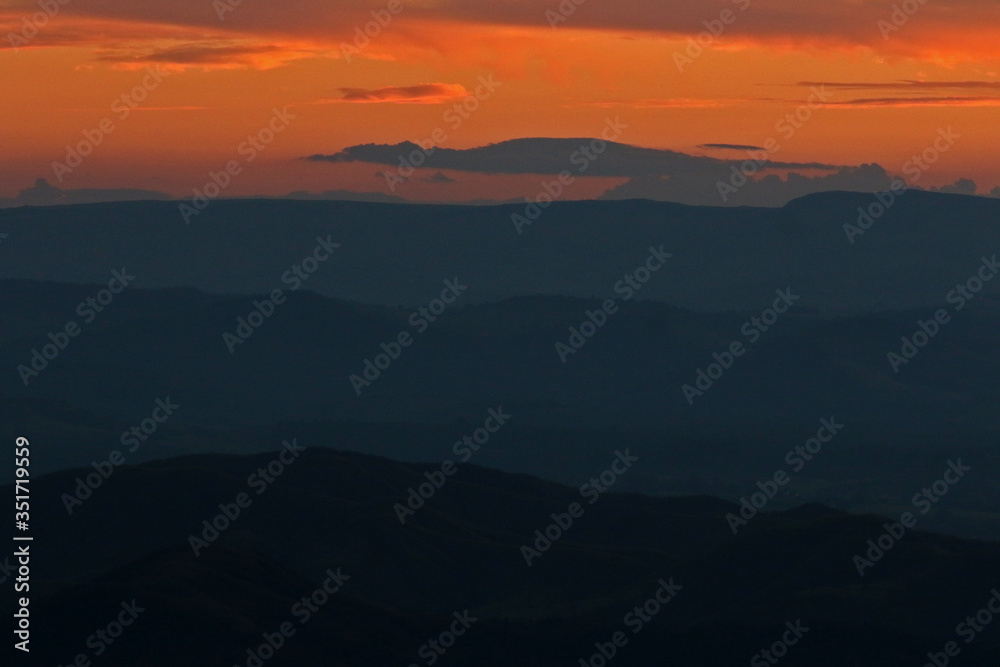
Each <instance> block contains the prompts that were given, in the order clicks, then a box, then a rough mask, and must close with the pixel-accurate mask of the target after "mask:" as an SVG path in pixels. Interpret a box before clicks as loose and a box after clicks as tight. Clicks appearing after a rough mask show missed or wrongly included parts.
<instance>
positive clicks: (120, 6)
mask: <svg viewBox="0 0 1000 667" xmlns="http://www.w3.org/2000/svg"><path fill="white" fill-rule="evenodd" d="M216 4H217V3H216ZM216 4H213V3H212V2H209V1H208V0H172V1H171V2H136V1H135V0H102V1H100V2H70V3H68V4H66V5H63V6H61V9H60V13H59V16H58V23H61V24H63V25H65V26H69V25H71V24H79V23H80V22H83V21H103V22H106V23H113V22H117V23H132V24H139V25H145V26H154V25H155V26H163V27H165V28H166V27H169V28H177V27H181V28H186V29H187V32H188V33H189V34H191V33H200V32H204V31H205V30H211V31H212V32H225V33H228V34H230V35H241V36H251V35H253V36H256V37H260V38H264V37H265V36H266V38H268V39H272V40H273V39H275V38H277V37H280V38H282V39H289V38H294V39H308V40H311V41H313V42H314V43H323V44H327V45H330V44H332V45H338V44H339V43H341V42H345V43H352V42H353V40H354V38H355V36H356V35H357V34H358V31H362V32H361V34H362V35H364V32H363V31H364V28H365V27H366V26H367V25H369V24H372V23H373V20H374V19H373V16H372V12H385V11H386V2H385V0H338V2H336V3H322V2H316V0H286V2H283V3H281V5H276V4H274V3H265V2H259V3H250V2H243V3H241V4H239V5H237V6H235V7H234V11H232V12H226V13H225V14H224V15H222V16H220V14H219V13H218V12H217V8H216ZM720 5H721V8H726V9H728V10H729V11H731V12H733V13H734V15H735V21H733V22H732V23H731V25H728V26H727V27H726V29H725V32H724V33H723V34H722V35H721V36H720V37H719V38H718V40H717V41H718V45H717V46H718V47H721V48H734V47H735V48H741V47H743V46H748V45H754V44H766V45H769V46H771V47H774V48H779V47H780V48H786V47H790V48H813V47H815V46H817V45H823V46H828V47H829V46H833V47H837V48H844V49H853V48H857V47H859V46H861V47H868V48H872V49H874V50H876V51H879V52H883V53H898V54H901V55H916V56H919V57H924V58H927V59H931V60H938V61H946V60H949V59H954V58H964V59H966V60H975V59H976V58H983V57H995V55H996V44H997V41H998V39H997V38H998V37H1000V25H998V22H997V20H996V4H995V2H993V1H992V0H949V1H948V2H928V3H924V4H921V5H920V8H919V15H918V16H917V17H916V18H915V19H913V20H909V21H907V22H906V23H905V24H904V25H902V27H901V28H900V29H899V30H894V31H893V32H892V33H891V34H890V35H889V38H886V37H885V36H884V35H883V32H882V30H881V29H880V28H879V22H883V23H888V24H890V25H891V24H892V21H893V7H894V6H893V5H892V4H891V3H888V2H875V1H866V0H741V1H740V2H736V3H730V2H720V3H709V4H706V3H705V2H704V1H703V0H675V2H672V3H670V11H664V10H663V7H662V5H661V3H657V2H651V1H650V0H618V1H617V2H590V3H588V4H587V6H586V7H584V8H582V9H581V10H580V11H577V12H575V13H574V14H573V15H572V16H570V17H569V19H568V20H567V22H566V23H563V24H560V26H559V30H561V31H564V32H566V31H573V30H577V29H579V30H602V31H608V32H613V33H623V32H624V33H626V34H625V35H623V36H624V37H634V36H637V35H639V36H642V35H655V36H661V37H669V38H682V39H686V38H689V37H695V36H696V35H698V33H701V32H704V31H705V23H706V22H708V21H712V20H718V17H719V13H720V11H721V8H720ZM558 6H559V5H558V3H557V2H555V1H554V0H508V1H506V2H496V0H408V1H407V2H404V3H403V10H402V12H401V13H399V14H398V15H396V16H392V17H391V18H390V20H391V21H392V24H391V28H392V32H393V33H394V34H398V35H403V34H408V35H409V38H410V39H411V41H412V42H413V43H420V42H421V38H422V33H423V32H424V30H423V29H425V28H427V27H428V26H431V25H438V26H444V25H450V26H453V30H452V32H455V31H461V30H462V29H463V27H464V26H467V25H470V24H474V25H478V26H496V27H508V26H509V27H512V28H517V29H524V28H527V29H535V30H538V31H539V32H540V33H541V32H544V33H546V34H553V32H552V30H551V28H550V26H549V23H548V20H547V18H546V12H547V11H553V10H557V9H558ZM744 10H745V11H744ZM37 11H38V6H37V2H36V0H7V2H5V3H4V7H3V9H2V10H0V13H2V16H0V27H2V28H3V30H2V32H0V34H6V33H7V32H8V31H10V30H14V29H17V28H18V27H19V26H20V25H21V19H22V17H24V16H30V15H32V14H34V13H35V12H37ZM900 11H902V10H900ZM52 23H56V21H53V22H52ZM375 25H376V27H379V26H378V24H375ZM892 27H893V28H895V27H896V26H894V25H893V26H892ZM67 29H68V28H67ZM192 29H194V30H192ZM629 33H631V34H629ZM89 37H90V39H92V40H95V41H96V40H99V39H101V38H103V39H107V38H109V37H117V35H116V34H114V33H102V34H98V33H90V35H89Z"/></svg>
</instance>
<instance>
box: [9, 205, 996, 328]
mask: <svg viewBox="0 0 1000 667" xmlns="http://www.w3.org/2000/svg"><path fill="white" fill-rule="evenodd" d="M877 203H878V202H877V200H876V199H875V197H874V196H873V195H870V194H861V193H824V194H820V195H813V196H810V197H805V198H802V199H799V200H796V201H792V202H791V203H789V204H788V205H787V206H785V207H784V208H781V209H764V208H737V209H723V208H708V207H702V208H699V207H691V206H684V205H680V204H668V203H658V202H651V201H640V200H626V201H612V202H595V201H583V202H557V203H555V204H553V205H551V206H550V207H548V208H547V209H545V210H544V211H542V212H541V215H540V216H539V217H537V219H536V220H535V221H534V222H532V223H531V224H530V225H528V226H523V227H521V232H522V233H521V234H518V231H517V229H516V227H515V224H514V223H513V222H512V215H515V214H518V215H521V216H524V215H525V205H524V204H518V205H505V206H493V207H472V206H417V205H393V204H371V203H356V202H324V201H290V200H225V201H214V202H212V203H211V205H210V206H208V207H207V208H206V209H205V210H204V211H203V212H201V213H200V214H199V215H197V216H194V217H192V218H191V220H190V224H185V221H184V219H183V218H182V216H181V213H180V211H179V209H178V207H179V204H178V203H177V202H133V203H116V204H95V205H87V206H73V207H55V208H52V207H46V208H30V207H28V208H19V209H8V210H4V211H3V212H2V213H0V226H2V229H0V232H4V233H8V234H9V238H8V239H6V240H5V242H4V246H3V250H2V252H3V261H2V262H0V278H31V279H36V280H55V281H61V282H101V281H106V280H107V279H108V277H109V273H110V271H111V270H112V269H116V268H117V269H120V268H121V267H122V266H125V267H128V268H129V269H130V270H131V271H133V272H134V273H135V275H136V283H135V284H136V285H137V286H141V287H195V288H199V289H202V290H205V291H209V292H216V293H263V292H269V291H270V290H272V289H274V288H276V287H282V283H281V276H282V274H283V272H285V271H286V270H288V269H289V268H290V267H291V266H293V265H294V264H296V263H300V262H301V261H302V259H303V257H305V256H306V255H308V254H309V253H310V252H311V251H312V249H313V247H314V246H315V245H316V239H317V237H319V236H322V237H323V238H327V236H329V238H330V239H331V240H332V241H333V242H337V243H340V244H341V247H340V249H339V250H337V251H336V252H335V253H334V254H333V256H332V257H331V258H330V259H329V260H327V261H326V262H324V263H323V264H322V265H321V266H320V268H319V269H318V270H317V271H316V273H315V274H313V276H312V277H311V278H310V280H309V284H308V286H307V287H308V289H311V290H314V291H316V292H318V293H320V294H323V295H326V296H332V297H336V298H340V299H346V300H349V301H358V302H362V303H372V304H383V305H397V304H406V305H408V306H416V305H420V304H426V303H427V302H428V301H430V300H431V299H432V298H434V296H435V295H436V293H437V292H439V291H440V289H441V287H440V286H441V282H442V281H443V280H445V279H449V278H453V277H455V276H458V277H459V278H460V279H461V280H462V281H463V282H464V283H466V284H468V285H469V291H468V293H467V294H465V295H464V296H463V297H462V299H463V302H464V303H469V302H480V303H482V302H490V301H496V300H500V299H503V298H507V297H516V296H524V295H529V294H561V295H567V296H576V297H596V298H601V299H603V298H608V297H613V296H615V294H614V292H613V285H614V284H615V282H616V281H617V280H619V279H621V278H622V276H623V275H624V274H625V273H627V272H631V271H633V270H634V269H636V268H637V267H638V266H640V265H641V264H642V263H643V262H644V261H645V259H646V257H647V255H648V249H649V247H650V246H655V247H659V246H660V245H661V244H662V245H663V247H664V250H665V252H669V253H673V255H674V256H673V258H671V259H670V261H669V263H668V265H667V266H666V267H665V269H664V270H662V271H660V272H659V273H658V274H656V275H655V276H654V277H653V278H652V279H651V280H650V281H649V282H648V283H647V284H646V285H645V286H644V287H643V289H642V291H641V293H640V294H639V297H640V298H642V299H648V300H654V301H660V302H663V303H667V304H670V305H673V306H677V307H682V308H686V309H690V310H696V311H701V312H718V311H726V310H738V311H744V310H752V309H757V310H760V309H762V308H764V307H765V306H766V305H767V304H768V303H769V301H770V299H772V298H773V297H772V294H773V292H774V290H775V289H779V288H780V289H784V288H786V287H791V288H792V289H793V290H795V291H796V293H797V294H801V296H802V301H801V306H802V307H803V308H812V309H815V310H817V311H819V312H821V313H823V314H831V313H833V314H837V313H839V314H857V313H859V312H870V311H872V310H875V309H878V308H882V309H890V310H898V309H909V308H923V307H929V306H933V305H937V304H938V303H939V301H940V300H941V299H942V298H943V297H944V295H945V294H946V293H947V292H948V290H950V289H951V288H952V287H953V285H954V284H955V283H956V282H957V281H959V280H963V281H964V280H965V279H967V278H968V277H970V276H971V275H973V274H974V272H975V271H976V269H977V266H978V264H979V261H980V257H982V256H983V255H986V256H987V257H989V256H991V255H992V254H993V253H994V252H995V251H996V249H997V248H998V247H1000V226H998V225H997V223H996V221H997V220H998V219H1000V200H996V199H988V198H981V197H966V196H957V195H946V194H938V193H928V192H921V191H910V192H908V193H907V194H905V195H904V196H902V197H899V198H898V199H897V201H895V203H894V204H893V205H892V206H890V207H889V209H888V211H887V212H886V213H885V214H884V215H883V216H882V217H880V218H878V219H877V220H874V221H873V223H872V224H871V226H870V227H869V229H868V230H867V231H865V232H864V234H863V235H861V236H855V237H854V238H853V240H854V243H853V244H852V243H851V242H849V240H848V234H847V233H845V230H844V225H855V224H856V223H857V220H858V217H859V214H858V210H857V209H858V207H859V206H860V207H865V208H868V207H869V206H870V205H873V204H877ZM532 215H534V214H532ZM375 267H377V269H376V268H375Z"/></svg>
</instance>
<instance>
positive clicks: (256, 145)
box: [0, 0, 1000, 201]
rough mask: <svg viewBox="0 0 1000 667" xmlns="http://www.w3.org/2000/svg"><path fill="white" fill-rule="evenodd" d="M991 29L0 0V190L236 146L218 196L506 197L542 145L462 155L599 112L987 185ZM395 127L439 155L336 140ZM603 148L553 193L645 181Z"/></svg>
mask: <svg viewBox="0 0 1000 667" xmlns="http://www.w3.org/2000/svg"><path fill="white" fill-rule="evenodd" d="M365 31H367V34H366V32H365ZM998 38H1000V5H998V3H996V1H995V0H950V1H947V2H946V1H944V0H926V1H925V2H923V3H921V2H920V0H908V2H905V3H899V2H889V1H883V0H822V1H820V0H710V1H705V0H678V1H676V2H669V3H666V2H656V1H654V0H616V1H615V2H609V1H608V0H582V1H581V0H563V2H561V3H560V2H558V1H555V0H505V1H503V2H501V1H486V0H392V1H391V2H390V1H389V0H385V1H382V0H376V1H374V2H370V1H368V0H338V1H337V2H321V1H319V0H290V1H288V2H283V3H281V4H280V5H278V4H276V3H271V2H262V1H261V0H215V1H214V2H213V0H172V1H171V2H167V3H163V2H146V1H138V0H62V1H61V0H36V1H35V2H29V1H25V0H0V81H2V82H3V91H4V101H3V103H2V104H0V114H2V116H0V128H2V129H0V133H2V135H0V140H2V142H0V145H2V151H0V197H13V196H14V195H16V194H17V193H18V192H19V191H20V190H22V189H24V188H26V187H29V186H30V185H32V184H33V183H34V182H35V181H36V179H38V178H46V179H48V180H49V181H50V182H51V183H52V184H53V185H56V186H58V187H60V188H64V189H75V188H142V189H148V190H156V191H160V192H165V193H168V194H170V195H173V196H176V197H188V196H191V195H192V193H193V192H194V189H196V188H202V189H203V188H204V186H205V185H206V183H208V182H209V181H210V179H211V174H212V173H214V174H216V176H217V178H216V180H217V181H218V180H219V178H218V175H219V174H220V173H221V172H225V171H226V168H227V165H230V166H233V165H235V167H233V169H232V170H231V173H230V178H229V179H228V181H227V184H226V186H225V187H224V188H223V189H224V194H225V196H245V195H255V194H265V195H281V194H284V193H289V192H293V191H309V192H321V191H326V190H349V191H355V192H378V193H383V194H386V195H393V196H397V197H402V198H406V199H412V200H415V201H468V200H498V199H509V198H517V197H522V196H530V195H531V194H532V193H534V192H537V191H538V189H539V183H540V182H542V181H543V179H542V178H541V177H540V175H539V174H538V173H532V172H533V171H534V170H536V169H538V170H543V169H550V168H552V165H550V164H548V162H551V161H545V160H542V162H543V163H545V164H539V165H538V166H537V167H536V166H533V165H534V163H533V162H532V161H531V159H526V160H525V162H524V166H523V167H521V168H518V169H513V170H512V169H494V168H492V167H491V166H490V164H491V163H490V161H489V160H485V161H483V160H479V161H478V162H477V161H475V160H472V159H471V156H472V155H473V154H471V153H470V154H468V157H470V159H465V160H463V159H458V158H459V157H461V156H462V153H461V152H462V151H465V150H467V149H474V148H479V147H484V146H488V145H490V144H497V143H500V142H507V141H510V140H513V139H522V138H573V139H577V138H592V137H593V138H600V137H601V136H602V133H605V132H606V130H607V128H608V127H609V126H611V125H613V126H614V127H615V128H617V129H616V133H613V134H612V135H608V134H605V135H604V138H605V139H609V138H613V140H614V141H615V142H617V143H620V144H627V145H629V146H634V147H641V148H645V149H658V150H660V151H663V155H666V156H670V155H674V154H675V153H683V154H686V155H689V156H695V157H698V156H703V157H704V160H703V163H704V164H709V163H714V162H715V161H716V160H720V159H721V160H746V159H747V158H748V153H747V151H748V150H757V151H759V150H760V149H762V148H766V149H767V151H768V158H769V159H770V160H771V161H772V162H781V163H783V164H784V166H783V167H781V168H775V169H773V170H772V172H773V173H775V174H778V175H779V177H780V178H785V177H787V173H788V171H790V170H794V171H796V172H797V173H800V174H804V175H807V176H817V175H822V174H823V173H824V170H826V173H834V174H835V175H837V177H838V178H840V177H841V176H843V175H844V174H848V175H850V174H853V173H855V172H853V171H838V170H844V169H854V168H860V167H861V166H862V165H872V164H877V165H878V166H879V167H880V168H881V169H882V170H884V171H885V172H886V173H888V174H891V175H899V174H902V173H903V172H904V167H905V165H907V163H908V162H910V161H912V159H913V157H914V156H920V155H922V154H924V153H925V151H931V153H928V154H929V155H930V154H935V153H936V155H935V160H934V163H933V165H927V167H928V168H927V169H922V168H921V169H920V170H919V171H920V179H919V183H917V182H914V181H913V179H910V181H909V182H910V184H911V185H919V186H921V187H945V186H949V185H950V184H954V183H956V181H959V183H960V185H961V184H962V183H964V185H962V186H961V187H962V188H964V190H965V191H969V190H970V189H971V187H972V186H971V185H970V184H969V183H968V182H967V181H960V179H971V181H973V182H974V183H975V187H976V191H977V192H978V193H980V194H987V193H989V192H990V191H991V190H992V189H993V188H996V187H998V186H1000V173H998V171H997V168H996V149H997V147H998V146H1000V123H998V122H997V121H998V120H1000V39H998ZM456 105H457V106H456ZM942 131H943V132H948V133H949V136H951V137H953V140H952V141H951V143H949V144H948V146H947V148H946V149H945V150H940V151H932V148H933V147H934V146H935V142H936V141H937V139H938V137H939V136H941V135H940V133H941V132H942ZM251 137H256V140H251V139H250V138H251ZM81 142H82V143H83V144H84V146H83V148H82V149H81V151H78V152H87V153H88V154H87V155H86V156H80V157H79V158H78V159H77V158H75V157H73V156H72V155H70V153H71V151H69V150H68V147H79V146H80V144H81ZM404 142H413V143H415V144H418V145H421V146H425V147H429V146H432V145H433V146H436V147H437V149H451V150H452V151H453V153H452V154H451V155H452V158H454V159H450V160H443V159H442V160H441V161H440V162H439V163H438V165H439V166H438V167H433V168H422V169H419V170H417V171H416V172H414V173H413V174H409V175H407V177H406V178H402V175H403V173H404V172H405V171H406V170H405V168H397V167H396V166H392V165H387V164H385V162H386V161H387V160H382V162H381V163H380V162H378V161H376V162H368V161H364V160H359V159H354V158H353V157H351V158H350V159H344V156H353V155H356V154H357V151H358V150H360V148H359V147H362V146H363V145H365V144H380V145H386V146H390V147H397V146H398V145H399V144H403V143H404ZM775 146H777V148H775ZM941 147H942V144H941V143H940V142H938V148H941ZM384 152H385V151H383V153H384ZM388 152H389V154H393V150H389V151H388ZM398 154H399V150H396V151H395V155H397V156H398ZM443 154H444V151H443V150H439V153H438V156H437V158H442V156H443ZM338 155H339V156H341V158H335V159H334V158H332V156H338ZM311 156H312V159H308V158H310V157H311ZM251 157H252V159H251ZM600 161H601V158H600V157H597V159H596V160H594V161H593V165H594V168H593V169H592V170H591V171H590V172H589V173H585V174H581V177H580V178H578V179H577V182H575V183H574V184H573V192H572V193H571V194H568V195H567V196H569V197H570V198H588V197H597V196H601V195H602V194H605V193H607V192H608V191H614V190H615V188H620V189H621V190H619V191H621V192H625V191H628V192H632V191H635V192H639V193H642V192H645V191H646V190H643V189H642V187H640V186H642V184H643V183H644V181H642V180H641V179H642V178H643V177H647V178H648V177H649V174H648V173H645V172H640V171H636V172H635V173H626V172H615V171H614V170H610V169H600V168H598V165H599V164H600ZM692 164H696V163H692ZM697 164H701V163H697ZM470 165H471V166H470ZM566 168H567V169H569V168H570V166H569V165H568V164H567V165H566ZM678 168H679V167H678ZM237 169H238V171H237ZM546 173H551V172H546ZM913 173H916V172H913ZM392 174H395V175H396V176H398V177H400V178H398V179H396V178H394V177H393V176H392ZM675 176H676V177H678V178H679V175H677V174H670V173H663V174H659V175H658V176H657V177H656V178H659V179H662V178H670V177H675ZM222 180H226V179H225V178H223V179H222ZM676 182H677V183H680V181H679V180H678V181H676Z"/></svg>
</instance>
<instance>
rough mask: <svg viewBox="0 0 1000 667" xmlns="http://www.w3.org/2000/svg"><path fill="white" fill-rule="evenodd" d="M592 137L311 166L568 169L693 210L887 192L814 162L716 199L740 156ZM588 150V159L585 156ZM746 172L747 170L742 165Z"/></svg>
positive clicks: (398, 153) (408, 148)
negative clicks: (419, 163)
mask: <svg viewBox="0 0 1000 667" xmlns="http://www.w3.org/2000/svg"><path fill="white" fill-rule="evenodd" d="M595 142H598V140H592V139H548V138H528V139H515V140H511V141H504V142H500V143H497V144H490V145H488V146H481V147H478V148H468V149H447V148H441V147H438V148H435V149H434V151H433V152H432V153H430V154H426V152H425V151H424V150H423V149H421V148H420V146H418V145H417V144H414V143H411V142H404V143H400V144H394V145H379V144H364V145H358V146H349V147H347V148H345V149H344V150H342V151H340V152H339V153H334V154H331V155H321V154H317V155H312V156H309V157H307V158H304V159H306V160H310V161H313V162H333V163H353V162H357V163H362V164H369V163H370V164H379V165H391V166H393V167H395V166H396V165H398V164H400V161H401V160H404V161H405V160H407V159H412V158H409V157H408V156H410V155H412V154H413V153H414V152H417V153H420V154H421V155H424V158H425V159H424V161H423V168H424V169H435V170H449V171H453V172H455V171H457V172H475V173H486V174H538V175H540V176H542V177H550V178H551V177H552V176H554V175H556V174H559V173H560V172H563V171H568V172H569V173H570V175H571V176H573V177H574V178H580V177H584V176H586V177H615V178H621V179H625V180H624V182H622V183H621V184H620V185H618V186H616V187H614V188H612V189H611V190H609V191H608V192H606V193H605V194H604V195H602V196H601V197H600V198H601V199H654V200H660V201H674V202H680V203H684V204H690V205H694V206H783V205H784V204H785V203H787V202H788V201H790V200H792V199H795V198H796V197H801V196H803V195H806V194H811V193H814V192H823V191H829V190H850V191H857V192H881V191H886V190H888V189H889V188H890V184H891V181H892V178H891V176H890V175H889V174H888V173H887V172H886V171H885V169H883V168H882V167H880V166H879V165H877V164H865V165H861V166H845V165H830V164H822V163H815V162H778V161H773V162H766V163H764V164H763V165H760V166H758V167H757V168H756V169H755V172H756V173H755V175H754V176H753V178H751V179H749V182H748V183H747V184H746V185H745V186H744V187H741V188H739V189H738V192H737V193H736V194H731V193H729V194H727V197H728V198H727V200H725V201H724V200H723V199H722V196H721V194H720V186H719V184H720V183H729V182H730V181H731V179H732V178H733V174H734V170H739V169H740V168H741V165H743V164H746V161H747V158H749V157H750V155H749V154H748V155H747V158H743V159H729V160H722V159H718V158H714V157H709V156H704V155H689V154H686V153H680V152H677V151H670V150H664V149H654V148H642V147H638V146H630V145H628V144H620V143H615V142H605V143H604V144H603V150H602V151H601V152H600V153H597V152H596V150H599V149H600V147H601V144H600V143H595ZM703 146H713V147H719V148H725V149H726V150H734V149H735V150H746V151H759V150H760V149H756V148H755V147H753V146H745V145H741V144H703ZM588 151H593V152H591V155H594V159H592V160H591V159H589V158H587V157H586V152H588ZM747 169H750V167H747ZM442 177H443V178H444V179H448V180H451V179H450V177H448V176H445V175H444V174H443V173H441V172H440V171H438V172H437V173H435V174H434V175H433V176H429V177H423V178H421V180H423V181H427V182H444V180H443V179H442Z"/></svg>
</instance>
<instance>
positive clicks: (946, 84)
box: [792, 79, 1000, 108]
mask: <svg viewBox="0 0 1000 667" xmlns="http://www.w3.org/2000/svg"><path fill="white" fill-rule="evenodd" d="M792 85H795V86H801V87H810V88H811V87H814V86H822V87H826V88H832V89H834V90H842V91H860V90H866V91H869V90H870V91H878V92H884V93H887V95H886V96H884V97H863V98H857V99H852V100H842V101H833V102H827V103H826V104H828V105H829V106H839V107H853V108H863V107H928V106H930V107H950V106H954V107H960V106H976V107H994V106H1000V95H993V96H991V95H978V96H970V95H940V94H939V95H926V94H921V93H930V92H939V93H940V92H946V91H972V90H996V91H998V92H1000V81H917V80H912V79H904V80H901V81H884V82H878V81H860V82H859V81H853V82H836V81H834V82H831V81H800V82H798V83H795V84H792ZM890 95H891V96H890Z"/></svg>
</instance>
